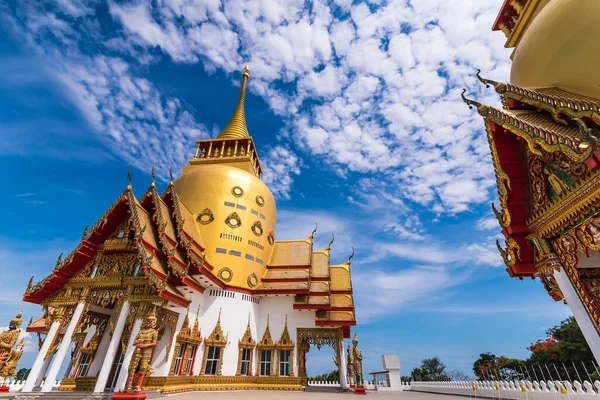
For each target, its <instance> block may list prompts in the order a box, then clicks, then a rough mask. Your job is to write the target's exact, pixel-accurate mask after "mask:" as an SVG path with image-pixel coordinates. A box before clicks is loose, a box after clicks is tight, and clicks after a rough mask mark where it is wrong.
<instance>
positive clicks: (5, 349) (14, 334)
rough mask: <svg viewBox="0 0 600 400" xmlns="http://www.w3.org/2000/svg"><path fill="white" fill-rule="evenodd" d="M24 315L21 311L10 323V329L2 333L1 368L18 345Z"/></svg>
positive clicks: (0, 343)
mask: <svg viewBox="0 0 600 400" xmlns="http://www.w3.org/2000/svg"><path fill="white" fill-rule="evenodd" d="M22 315H23V311H22V310H21V311H19V313H18V314H17V316H16V317H15V318H13V319H12V320H11V321H10V324H8V329H7V330H5V331H4V332H2V333H0V368H2V367H3V366H4V363H5V362H6V360H7V359H8V355H9V354H10V351H11V350H12V348H13V346H14V345H15V343H17V339H18V338H19V335H20V334H21V330H20V329H19V328H20V327H21V322H22V321H21V316H22Z"/></svg>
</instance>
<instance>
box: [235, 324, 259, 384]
mask: <svg viewBox="0 0 600 400" xmlns="http://www.w3.org/2000/svg"><path fill="white" fill-rule="evenodd" d="M255 346H256V342H255V341H254V339H252V331H251V329H250V313H248V325H247V326H246V332H244V336H242V338H241V339H240V341H239V342H238V349H239V353H238V367H237V373H236V375H252V354H253V353H254V347H255Z"/></svg>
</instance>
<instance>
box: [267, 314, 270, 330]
mask: <svg viewBox="0 0 600 400" xmlns="http://www.w3.org/2000/svg"><path fill="white" fill-rule="evenodd" d="M269 317H270V315H269V314H267V328H269Z"/></svg>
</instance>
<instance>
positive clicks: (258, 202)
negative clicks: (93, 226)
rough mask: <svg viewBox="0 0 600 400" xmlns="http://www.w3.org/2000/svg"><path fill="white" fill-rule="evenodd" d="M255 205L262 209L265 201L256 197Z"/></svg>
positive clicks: (259, 196) (260, 197)
mask: <svg viewBox="0 0 600 400" xmlns="http://www.w3.org/2000/svg"><path fill="white" fill-rule="evenodd" d="M256 204H257V205H258V206H259V207H263V206H264V205H265V199H264V198H263V197H262V196H261V195H258V196H256Z"/></svg>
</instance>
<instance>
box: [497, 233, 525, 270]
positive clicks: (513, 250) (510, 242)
mask: <svg viewBox="0 0 600 400" xmlns="http://www.w3.org/2000/svg"><path fill="white" fill-rule="evenodd" d="M496 247H497V248H498V251H499V252H500V255H501V256H502V260H504V264H505V265H506V266H507V267H510V266H513V265H515V263H516V262H517V260H518V259H520V258H521V249H520V247H519V245H518V243H517V242H516V241H515V239H513V238H512V237H509V238H508V239H506V249H503V248H502V246H500V242H499V241H498V240H496Z"/></svg>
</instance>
